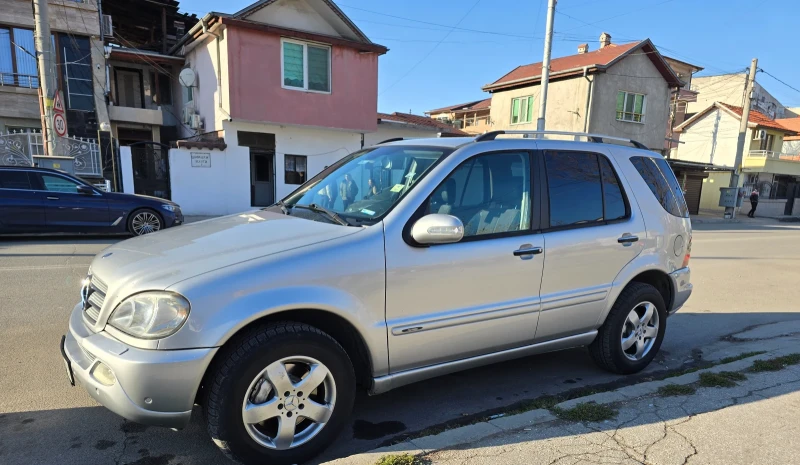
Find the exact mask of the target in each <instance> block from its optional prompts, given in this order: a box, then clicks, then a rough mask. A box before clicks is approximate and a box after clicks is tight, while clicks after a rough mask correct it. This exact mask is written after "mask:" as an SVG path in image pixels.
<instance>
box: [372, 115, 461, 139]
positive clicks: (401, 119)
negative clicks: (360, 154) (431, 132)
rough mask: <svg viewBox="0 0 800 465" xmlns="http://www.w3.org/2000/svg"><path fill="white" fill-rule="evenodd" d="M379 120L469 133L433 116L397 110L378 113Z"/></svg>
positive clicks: (449, 132)
mask: <svg viewBox="0 0 800 465" xmlns="http://www.w3.org/2000/svg"><path fill="white" fill-rule="evenodd" d="M381 120H386V121H394V122H398V123H405V124H414V125H417V126H428V127H430V128H432V129H437V130H439V132H443V133H446V134H452V135H463V136H468V135H469V134H467V133H466V132H464V131H462V130H460V129H456V128H454V127H453V126H450V125H449V124H447V123H443V122H441V121H439V120H435V119H433V118H428V117H427V116H419V115H412V114H411V113H398V112H394V113H392V114H388V113H378V122H379V123H380V122H381Z"/></svg>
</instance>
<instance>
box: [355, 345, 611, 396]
mask: <svg viewBox="0 0 800 465" xmlns="http://www.w3.org/2000/svg"><path fill="white" fill-rule="evenodd" d="M595 337H597V331H596V330H593V331H589V332H586V333H582V334H576V335H574V336H567V337H563V338H561V339H555V340H552V341H546V342H540V343H537V344H531V345H527V346H523V347H516V348H514V349H507V350H503V351H500V352H494V353H491V354H485V355H478V356H475V357H470V358H465V359H463V360H455V361H452V362H445V363H440V364H438V365H431V366H427V367H422V368H414V369H413V370H406V371H401V372H399V373H392V374H389V375H385V376H379V377H377V378H375V379H374V380H373V382H372V388H371V389H370V391H369V394H370V395H375V394H383V393H384V392H387V391H390V390H392V389H395V388H398V387H400V386H405V385H406V384H411V383H416V382H417V381H422V380H425V379H428V378H434V377H436V376H442V375H446V374H449V373H455V372H456V371H461V370H468V369H470V368H476V367H479V366H483V365H490V364H492V363H498V362H504V361H506V360H512V359H515V358H520V357H527V356H529V355H536V354H543V353H545V352H553V351H556V350H563V349H570V348H572V347H580V346H585V345H589V344H591V342H592V341H594V338H595Z"/></svg>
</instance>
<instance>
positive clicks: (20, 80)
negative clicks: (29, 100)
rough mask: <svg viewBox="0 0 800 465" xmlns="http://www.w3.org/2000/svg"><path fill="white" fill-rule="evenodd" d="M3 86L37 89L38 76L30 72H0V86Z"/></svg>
mask: <svg viewBox="0 0 800 465" xmlns="http://www.w3.org/2000/svg"><path fill="white" fill-rule="evenodd" d="M5 86H12V87H27V88H28V89H38V88H39V76H35V75H32V74H18V73H0V87H5Z"/></svg>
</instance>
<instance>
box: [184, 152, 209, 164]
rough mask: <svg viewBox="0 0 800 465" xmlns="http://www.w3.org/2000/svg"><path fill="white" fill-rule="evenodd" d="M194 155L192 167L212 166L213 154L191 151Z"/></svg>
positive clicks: (190, 153)
mask: <svg viewBox="0 0 800 465" xmlns="http://www.w3.org/2000/svg"><path fill="white" fill-rule="evenodd" d="M189 155H190V156H191V157H192V168H211V154H210V153H201V152H189Z"/></svg>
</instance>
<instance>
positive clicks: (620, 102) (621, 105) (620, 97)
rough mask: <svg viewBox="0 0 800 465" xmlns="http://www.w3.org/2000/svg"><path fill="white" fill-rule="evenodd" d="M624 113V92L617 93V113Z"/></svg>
mask: <svg viewBox="0 0 800 465" xmlns="http://www.w3.org/2000/svg"><path fill="white" fill-rule="evenodd" d="M623 111H625V92H622V91H619V92H617V112H618V113H622V112H623Z"/></svg>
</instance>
